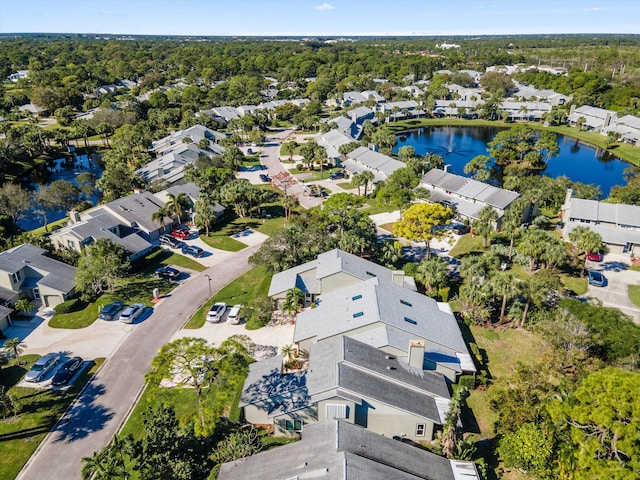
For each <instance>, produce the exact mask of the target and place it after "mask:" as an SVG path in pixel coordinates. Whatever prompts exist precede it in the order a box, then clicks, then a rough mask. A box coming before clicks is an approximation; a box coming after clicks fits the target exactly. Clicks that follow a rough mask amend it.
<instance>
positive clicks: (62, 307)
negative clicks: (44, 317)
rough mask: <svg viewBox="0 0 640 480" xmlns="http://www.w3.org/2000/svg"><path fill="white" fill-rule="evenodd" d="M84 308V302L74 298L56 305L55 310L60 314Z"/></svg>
mask: <svg viewBox="0 0 640 480" xmlns="http://www.w3.org/2000/svg"><path fill="white" fill-rule="evenodd" d="M83 308H84V302H81V301H80V299H79V298H72V299H71V300H67V301H66V302H62V303H60V304H58V305H56V306H55V307H53V310H54V311H55V312H56V313H57V314H58V313H59V314H63V313H71V312H77V311H79V310H82V309H83Z"/></svg>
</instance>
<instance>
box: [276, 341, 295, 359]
mask: <svg viewBox="0 0 640 480" xmlns="http://www.w3.org/2000/svg"><path fill="white" fill-rule="evenodd" d="M280 353H282V355H283V356H285V357H287V360H289V361H291V360H293V358H294V357H295V356H296V355H297V353H298V349H297V348H296V346H295V345H293V344H289V345H285V346H284V347H282V349H281V350H280Z"/></svg>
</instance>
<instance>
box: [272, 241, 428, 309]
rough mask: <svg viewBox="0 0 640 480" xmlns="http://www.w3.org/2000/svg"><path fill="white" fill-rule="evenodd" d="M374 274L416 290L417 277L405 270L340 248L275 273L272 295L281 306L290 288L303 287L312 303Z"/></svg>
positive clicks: (389, 281)
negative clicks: (407, 273) (391, 267)
mask: <svg viewBox="0 0 640 480" xmlns="http://www.w3.org/2000/svg"><path fill="white" fill-rule="evenodd" d="M371 277H377V278H380V279H381V280H382V281H384V282H386V283H392V284H395V285H400V286H402V287H404V288H407V289H409V290H416V284H415V281H414V280H413V277H410V276H408V275H405V274H404V272H403V271H402V270H391V269H388V268H386V267H383V266H381V265H378V264H377V263H373V262H370V261H369V260H365V259H364V258H360V257H358V256H357V255H353V254H351V253H347V252H345V251H343V250H340V249H337V248H336V249H334V250H329V251H328V252H324V253H321V254H320V255H318V256H317V258H316V259H315V260H312V261H310V262H307V263H303V264H302V265H298V266H297V267H293V268H290V269H288V270H284V271H283V272H279V273H276V274H275V275H273V277H272V278H271V284H270V285H269V293H268V295H269V297H270V298H271V299H272V300H273V301H274V302H275V304H276V307H277V308H280V307H281V306H282V302H283V301H284V299H285V298H286V296H287V292H288V291H289V290H291V289H292V288H299V289H300V290H302V292H303V293H304V294H305V305H310V304H311V303H314V302H315V301H316V300H317V299H318V297H319V296H320V295H322V294H326V293H330V292H334V291H336V290H339V289H341V288H344V287H347V286H350V285H354V284H357V283H360V282H362V281H363V280H368V279H370V278H371Z"/></svg>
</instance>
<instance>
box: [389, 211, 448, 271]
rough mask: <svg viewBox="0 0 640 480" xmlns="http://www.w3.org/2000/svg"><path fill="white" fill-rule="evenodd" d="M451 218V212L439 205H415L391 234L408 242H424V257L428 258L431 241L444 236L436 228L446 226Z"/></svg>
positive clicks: (403, 216)
mask: <svg viewBox="0 0 640 480" xmlns="http://www.w3.org/2000/svg"><path fill="white" fill-rule="evenodd" d="M452 218H453V211H452V210H451V209H449V208H445V207H443V206H442V205H440V204H439V203H416V204H414V205H411V206H410V207H409V208H408V209H407V210H406V211H405V212H404V213H403V214H402V219H401V220H400V221H399V222H397V223H396V224H395V225H394V226H393V234H394V235H396V236H398V237H403V238H406V239H407V240H410V241H415V242H425V244H426V247H427V251H426V256H427V258H429V257H430V244H431V240H432V239H433V238H440V237H442V236H443V235H444V231H443V230H442V229H438V228H436V227H439V226H441V225H448V224H449V222H450V221H451V219H452Z"/></svg>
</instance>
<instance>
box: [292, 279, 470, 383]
mask: <svg viewBox="0 0 640 480" xmlns="http://www.w3.org/2000/svg"><path fill="white" fill-rule="evenodd" d="M316 304H317V306H316V308H311V309H308V310H305V311H303V312H301V313H299V314H298V315H297V317H296V325H295V331H294V334H293V341H294V342H295V343H296V345H297V346H298V348H299V349H300V350H302V351H306V352H309V351H310V349H311V346H312V345H313V344H314V343H316V342H320V341H323V340H326V339H328V338H334V337H339V336H343V335H344V336H349V337H353V338H355V339H357V340H360V341H362V342H365V343H367V344H368V345H371V346H373V347H375V348H378V349H381V350H383V351H385V352H386V353H388V354H391V355H394V356H397V357H399V358H402V359H405V361H408V360H407V359H409V358H411V356H412V351H415V350H416V349H419V350H420V351H421V354H420V356H416V358H421V359H422V362H419V361H418V363H416V364H415V366H416V367H417V368H420V369H422V370H435V371H437V372H440V373H442V374H443V375H445V376H446V377H447V378H449V379H450V380H451V381H452V382H455V381H456V380H457V378H458V376H459V375H461V374H474V373H475V371H476V368H475V365H474V363H473V360H472V358H471V356H470V355H469V351H468V349H467V346H466V343H465V341H464V339H463V337H462V333H461V332H460V327H459V326H458V323H457V321H456V319H455V317H454V315H453V313H452V312H451V309H450V307H449V304H447V303H438V302H436V301H435V300H434V299H432V298H430V297H427V296H425V295H423V294H420V293H418V292H415V291H412V290H409V289H407V288H403V287H402V286H399V285H394V284H393V283H389V282H388V281H385V280H384V279H381V278H376V277H372V278H370V279H369V280H365V281H361V282H359V283H356V284H353V285H350V286H347V287H343V288H340V289H339V290H335V291H333V292H331V293H323V294H322V296H321V297H320V299H316ZM415 342H418V343H419V345H418V346H416V345H415ZM414 353H415V352H414Z"/></svg>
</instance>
